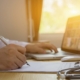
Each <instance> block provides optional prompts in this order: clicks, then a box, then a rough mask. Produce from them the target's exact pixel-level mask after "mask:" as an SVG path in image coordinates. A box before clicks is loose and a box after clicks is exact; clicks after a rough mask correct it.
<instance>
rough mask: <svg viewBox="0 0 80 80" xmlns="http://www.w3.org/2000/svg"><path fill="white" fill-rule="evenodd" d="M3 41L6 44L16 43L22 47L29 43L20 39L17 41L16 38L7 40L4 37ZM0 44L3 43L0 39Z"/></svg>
mask: <svg viewBox="0 0 80 80" xmlns="http://www.w3.org/2000/svg"><path fill="white" fill-rule="evenodd" d="M3 39H4V41H5V42H6V43H7V44H16V45H19V46H22V47H25V46H26V45H28V44H29V43H28V42H22V41H17V40H9V39H7V38H4V37H3ZM0 44H1V45H2V47H3V46H4V44H3V43H2V42H1V41H0Z"/></svg>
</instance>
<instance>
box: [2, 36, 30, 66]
mask: <svg viewBox="0 0 80 80" xmlns="http://www.w3.org/2000/svg"><path fill="white" fill-rule="evenodd" d="M0 40H1V41H2V42H3V43H4V44H5V45H6V47H7V48H10V47H12V48H15V51H14V52H15V53H14V54H17V58H18V59H17V61H18V62H19V60H21V61H23V62H25V61H26V57H25V55H22V54H24V53H25V52H26V50H25V48H23V47H21V46H18V45H8V43H7V42H6V40H5V38H4V37H0ZM12 48H11V49H12ZM20 53H21V54H20ZM18 62H16V63H18ZM18 64H19V63H18ZM26 64H27V65H29V64H28V63H27V62H26ZM19 65H22V64H19ZM29 66H30V65H29Z"/></svg>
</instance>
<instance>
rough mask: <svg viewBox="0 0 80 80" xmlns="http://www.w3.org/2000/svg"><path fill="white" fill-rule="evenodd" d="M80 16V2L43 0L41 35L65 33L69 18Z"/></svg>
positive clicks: (75, 0)
mask: <svg viewBox="0 0 80 80" xmlns="http://www.w3.org/2000/svg"><path fill="white" fill-rule="evenodd" d="M76 15H80V0H43V9H42V17H41V24H40V33H63V32H64V30H65V27H66V22H67V19H68V17H71V16H76Z"/></svg>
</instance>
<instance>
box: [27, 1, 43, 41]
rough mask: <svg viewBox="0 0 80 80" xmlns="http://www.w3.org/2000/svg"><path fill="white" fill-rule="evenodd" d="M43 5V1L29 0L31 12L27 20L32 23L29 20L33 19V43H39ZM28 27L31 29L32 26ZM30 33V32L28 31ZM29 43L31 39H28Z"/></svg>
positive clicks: (28, 7) (28, 6)
mask: <svg viewBox="0 0 80 80" xmlns="http://www.w3.org/2000/svg"><path fill="white" fill-rule="evenodd" d="M29 3H30V5H29ZM42 5H43V0H27V9H28V10H27V11H29V12H27V13H28V14H27V16H28V17H27V18H28V22H29V21H30V20H29V18H30V17H31V19H32V23H33V30H34V37H33V41H38V38H39V27H40V21H41V14H42ZM29 9H30V10H29ZM28 27H30V24H29V25H28ZM28 31H30V30H29V29H28ZM28 33H29V32H28ZM28 41H30V37H28Z"/></svg>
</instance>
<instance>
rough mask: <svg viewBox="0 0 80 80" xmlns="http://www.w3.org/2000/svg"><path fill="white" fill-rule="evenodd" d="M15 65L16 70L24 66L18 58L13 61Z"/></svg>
mask: <svg viewBox="0 0 80 80" xmlns="http://www.w3.org/2000/svg"><path fill="white" fill-rule="evenodd" d="M15 64H16V65H17V66H18V68H21V67H22V66H23V65H24V63H23V62H22V61H21V60H19V59H18V58H16V59H15Z"/></svg>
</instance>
